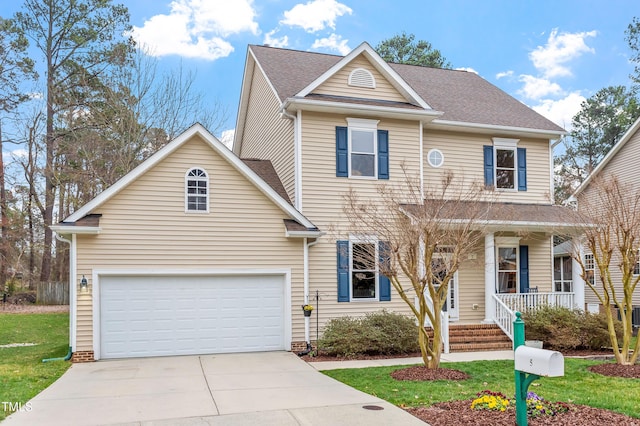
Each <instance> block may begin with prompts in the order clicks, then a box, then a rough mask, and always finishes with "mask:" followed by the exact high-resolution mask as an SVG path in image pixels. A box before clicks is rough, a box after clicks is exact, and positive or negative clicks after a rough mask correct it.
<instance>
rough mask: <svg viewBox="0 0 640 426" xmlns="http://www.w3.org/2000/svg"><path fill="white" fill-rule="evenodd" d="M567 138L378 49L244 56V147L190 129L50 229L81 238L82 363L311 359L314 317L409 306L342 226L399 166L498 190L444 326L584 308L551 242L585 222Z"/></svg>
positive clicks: (479, 89) (74, 325) (76, 341)
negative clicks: (558, 280)
mask: <svg viewBox="0 0 640 426" xmlns="http://www.w3.org/2000/svg"><path fill="white" fill-rule="evenodd" d="M563 134H564V130H563V129H562V128H560V127H558V126H557V125H555V124H553V123H552V122H550V121H549V120H547V119H545V118H544V117H542V116H541V115H539V114H537V113H536V112H534V111H533V110H531V109H530V108H528V107H527V106H526V105H524V104H522V103H521V102H519V101H517V100H516V99H514V98H512V97H511V96H509V95H507V94H506V93H504V92H503V91H501V90H500V89H498V88H497V87H495V86H493V85H492V84H490V83H488V82H487V81H485V80H484V79H482V78H481V77H479V76H478V75H477V74H475V73H470V72H464V71H455V70H445V69H433V68H426V67H418V66H409V65H400V64H391V63H386V62H385V61H384V60H382V59H381V58H380V56H379V55H378V54H377V53H376V52H375V51H374V50H373V49H372V48H371V47H370V46H369V45H368V44H366V43H363V44H361V45H360V46H359V47H357V48H356V49H354V50H353V51H352V52H351V53H350V54H348V55H346V56H344V57H342V56H334V55H326V54H317V53H310V52H301V51H294V50H287V49H278V48H271V47H266V46H249V48H248V51H247V58H246V63H245V69H244V77H243V81H242V92H241V99H240V105H239V109H238V118H237V124H236V134H235V141H234V146H233V152H231V151H229V150H228V149H226V148H225V147H224V146H223V145H222V144H221V143H220V142H219V141H218V140H217V139H216V138H215V137H213V136H212V135H211V134H209V133H208V132H207V131H206V130H205V129H203V128H202V127H201V126H199V125H195V126H193V127H192V128H190V129H189V130H187V131H186V132H185V133H184V134H182V135H181V136H179V137H178V138H177V139H175V140H174V141H172V142H171V143H169V144H168V145H167V146H166V147H164V148H163V149H161V150H160V151H159V152H158V153H156V154H155V155H154V156H152V157H151V158H149V159H148V160H147V161H145V162H144V163H143V164H141V165H140V166H139V167H138V168H136V169H135V170H133V171H132V172H130V173H129V174H128V175H126V176H125V177H124V178H123V179H121V180H120V181H118V182H117V183H116V184H115V185H113V186H112V187H111V188H109V189H108V190H106V191H105V192H103V193H102V194H100V195H99V196H98V197H96V198H95V199H94V200H92V201H91V202H90V203H88V204H87V205H85V206H84V207H82V208H81V209H79V210H78V211H76V212H75V213H74V214H72V215H71V216H70V217H68V218H67V219H65V221H63V222H62V223H60V224H58V225H57V226H55V227H53V228H54V230H55V232H56V233H57V234H58V236H59V237H60V238H62V239H64V240H66V241H68V242H69V243H70V245H71V272H70V274H71V277H70V279H71V282H72V283H74V284H75V285H72V286H71V292H72V294H71V301H72V302H71V325H70V327H71V346H72V351H73V353H74V359H75V360H87V359H88V360H91V359H100V358H114V357H132V356H153V355H171V354H197V353H216V352H241V351H261V350H299V349H303V348H305V347H306V346H307V343H308V342H310V341H311V340H315V335H314V336H313V339H312V337H311V334H312V329H311V325H312V322H313V325H314V327H313V331H314V332H315V331H316V330H320V331H321V330H322V327H323V325H324V324H325V323H326V322H327V321H328V320H330V319H331V318H336V317H340V316H344V315H364V314H366V313H368V312H373V311H378V310H380V309H383V308H385V309H388V310H392V311H397V312H404V313H408V312H409V309H408V307H407V306H406V305H405V303H404V302H403V301H402V300H401V299H400V297H399V296H398V295H397V294H396V293H395V290H394V289H393V288H392V287H391V286H390V284H389V280H388V279H386V277H384V276H383V275H382V274H380V273H379V270H378V264H377V262H378V260H379V259H378V257H377V256H375V255H373V259H371V262H358V261H354V253H363V252H367V253H369V252H370V251H369V249H372V248H373V253H375V250H376V247H365V246H364V245H366V244H370V243H369V241H370V240H369V239H368V240H367V241H366V242H365V241H363V240H362V239H359V236H358V235H353V234H351V233H350V232H349V230H348V228H347V226H346V221H345V219H343V218H344V215H343V195H344V194H345V193H346V192H347V191H349V190H351V189H353V190H355V191H357V192H358V193H360V194H362V195H363V196H365V197H371V198H373V199H375V197H376V187H377V186H378V185H380V184H381V183H401V182H402V180H403V179H404V175H403V170H408V171H409V172H410V173H412V174H414V175H415V176H417V177H418V179H419V181H420V182H422V184H424V185H425V186H426V185H429V184H431V183H433V182H437V181H439V180H440V178H441V176H442V174H443V173H449V172H453V173H455V174H456V175H458V176H464V177H465V181H468V182H473V181H477V182H481V183H482V184H483V185H484V186H485V187H486V191H487V194H491V196H492V198H493V196H495V195H497V196H498V197H497V199H498V201H497V202H492V203H487V206H488V211H487V213H486V221H485V222H486V223H485V225H486V226H485V227H484V229H486V231H485V234H484V236H483V239H482V240H483V244H481V245H480V246H478V247H477V248H476V250H475V252H474V254H473V255H472V256H469V259H468V261H467V262H465V263H464V264H463V265H462V266H461V267H460V269H459V271H458V273H457V276H456V279H455V280H454V283H453V284H452V285H451V287H450V294H449V298H448V304H447V316H448V319H449V320H450V321H451V322H457V323H459V324H483V323H495V322H498V323H500V325H501V326H502V327H503V329H504V330H505V331H506V332H508V331H509V330H508V329H509V325H510V324H509V322H510V321H511V320H512V315H513V311H514V310H516V309H519V308H520V307H521V306H526V305H530V304H532V303H538V302H541V301H546V302H549V303H562V304H565V305H568V306H579V307H582V306H584V289H583V286H581V285H580V284H579V282H578V280H574V284H573V288H572V289H571V290H572V291H571V292H567V291H564V289H560V290H561V291H556V290H557V289H555V288H554V287H553V286H552V283H553V274H552V272H553V235H554V233H556V232H562V233H566V232H568V231H571V230H573V229H577V226H575V223H574V222H572V219H571V215H568V214H567V211H566V210H565V209H564V208H562V207H559V206H554V205H553V202H552V194H553V186H552V185H553V180H552V162H553V158H552V157H553V154H552V143H553V141H554V140H557V139H558V138H559V137H560V136H562V135H563ZM364 264H366V265H368V266H366V267H364V266H363V265H364ZM534 290H535V291H536V293H535V298H534V297H533V295H534V293H533V291H534ZM316 296H317V297H316ZM306 303H310V304H312V305H314V307H315V310H314V312H313V316H312V317H309V316H305V315H304V312H303V310H302V309H301V306H302V305H303V304H306ZM314 334H315V333H314Z"/></svg>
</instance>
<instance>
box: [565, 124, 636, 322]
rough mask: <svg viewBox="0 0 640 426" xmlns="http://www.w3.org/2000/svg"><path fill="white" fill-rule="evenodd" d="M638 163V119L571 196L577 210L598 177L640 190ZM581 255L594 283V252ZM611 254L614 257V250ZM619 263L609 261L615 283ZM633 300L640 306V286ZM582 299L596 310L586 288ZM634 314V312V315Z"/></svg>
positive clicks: (590, 196) (594, 299)
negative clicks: (615, 179)
mask: <svg viewBox="0 0 640 426" xmlns="http://www.w3.org/2000/svg"><path fill="white" fill-rule="evenodd" d="M638 164H640V118H639V119H638V120H636V121H635V123H633V125H631V127H629V129H628V130H627V131H626V133H625V134H624V135H623V136H622V138H621V139H620V140H619V141H618V142H616V144H615V145H614V146H613V147H612V148H611V150H610V151H609V152H608V153H607V155H606V156H605V157H604V158H603V159H602V161H601V162H600V164H598V166H597V167H596V168H595V169H594V170H593V172H592V173H591V174H590V175H589V177H588V178H587V179H585V181H584V182H583V183H582V184H581V185H580V186H579V187H578V189H577V190H576V191H575V192H574V194H573V195H572V200H573V201H575V202H577V205H578V209H580V206H581V205H583V206H584V202H583V200H585V199H590V200H594V199H596V198H595V197H594V194H595V192H596V191H598V189H597V187H596V185H594V181H595V180H596V179H599V178H604V179H606V178H608V177H614V176H615V177H616V178H617V179H618V180H619V181H620V182H622V183H623V184H632V185H634V187H633V190H634V191H638V190H639V189H640V188H639V187H638V182H640V168H638ZM590 206H591V207H592V206H593V203H591V204H590ZM583 255H584V264H585V268H586V269H587V274H589V275H590V277H592V278H590V279H591V280H593V282H596V280H597V279H598V271H597V268H596V265H595V259H594V257H593V254H591V253H590V252H588V251H586V250H585V252H584V253H583ZM613 256H616V253H615V252H614V254H613ZM618 264H619V258H618V259H617V260H616V258H615V257H614V258H613V259H612V261H611V265H612V266H614V267H612V268H611V271H610V272H611V278H612V280H613V282H614V283H615V282H617V283H621V282H622V273H621V271H620V270H619V268H617V267H615V265H618ZM636 271H637V272H638V274H640V263H639V264H637V265H636ZM616 290H617V291H618V292H619V293H618V294H619V295H621V294H622V288H621V285H620V286H618V287H616ZM632 300H633V304H634V305H638V306H640V289H636V291H635V292H634V293H633V299H632ZM585 301H586V303H587V308H588V309H589V310H590V311H597V310H598V309H599V308H598V307H599V306H600V301H599V300H598V298H597V297H596V295H595V294H594V293H593V291H591V290H590V289H589V290H587V291H586V294H585ZM635 317H636V316H635V315H634V318H635ZM638 317H639V318H638V320H637V323H638V325H639V326H640V312H639V313H638Z"/></svg>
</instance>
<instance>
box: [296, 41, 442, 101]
mask: <svg viewBox="0 0 640 426" xmlns="http://www.w3.org/2000/svg"><path fill="white" fill-rule="evenodd" d="M358 68H362V69H364V70H366V71H368V72H369V73H371V75H372V76H373V78H374V80H375V81H376V88H375V89H373V90H375V91H376V94H375V95H374V96H372V94H371V93H370V92H369V93H368V94H367V92H366V91H367V90H371V89H369V88H363V87H357V86H354V85H351V86H350V85H349V77H350V75H351V73H352V72H353V71H355V70H357V69H358ZM383 82H384V83H385V84H383ZM382 87H384V88H385V89H386V90H382ZM336 88H340V89H343V91H338V93H336ZM378 91H379V92H380V94H378ZM311 94H323V95H332V96H346V97H356V98H357V97H361V96H353V95H354V94H355V95H358V94H361V95H365V94H367V96H364V99H376V100H378V99H379V100H391V101H393V102H403V103H409V104H412V105H415V106H418V107H421V108H424V109H426V110H431V109H432V108H431V107H430V106H429V105H428V104H427V102H426V101H425V100H424V99H422V98H421V97H420V96H419V95H418V93H417V92H416V91H415V90H413V88H412V87H411V86H409V85H408V84H407V83H406V82H405V81H404V80H403V79H402V77H400V75H399V74H398V73H397V72H396V71H394V70H393V68H391V67H390V66H389V64H387V63H386V62H385V61H384V60H383V59H382V58H381V57H380V55H378V53H377V52H376V51H375V50H373V48H372V47H371V46H370V45H369V44H368V43H366V42H364V43H362V44H360V46H358V47H356V48H355V49H353V50H352V51H351V53H349V54H348V55H347V56H345V57H343V58H342V59H341V60H340V61H338V62H337V63H336V64H335V65H333V66H332V67H331V68H329V69H328V70H327V71H325V72H324V73H323V74H322V75H320V77H318V78H316V79H315V80H313V81H312V82H311V83H310V84H309V85H307V86H306V87H305V88H304V89H302V90H301V91H300V92H298V93H297V94H296V97H299V98H304V97H305V96H308V95H311ZM378 96H383V97H378ZM387 97H390V99H387Z"/></svg>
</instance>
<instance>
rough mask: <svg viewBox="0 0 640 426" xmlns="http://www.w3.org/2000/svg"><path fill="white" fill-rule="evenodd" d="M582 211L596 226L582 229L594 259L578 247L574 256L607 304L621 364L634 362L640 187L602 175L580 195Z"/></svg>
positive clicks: (638, 351) (639, 351) (637, 350)
mask: <svg viewBox="0 0 640 426" xmlns="http://www.w3.org/2000/svg"><path fill="white" fill-rule="evenodd" d="M578 211H579V213H580V215H581V216H582V221H583V223H589V224H592V225H591V226H586V227H585V228H584V229H583V232H584V238H583V245H584V251H585V253H586V254H588V255H589V260H586V256H585V258H583V256H581V254H580V252H579V250H578V247H576V249H575V250H574V253H573V257H574V258H575V259H576V260H577V262H578V263H579V265H580V268H581V275H582V278H583V279H584V281H585V283H586V285H587V286H588V287H589V288H590V289H591V290H592V291H593V292H594V293H595V295H596V297H597V298H598V300H599V301H600V303H601V304H602V305H603V306H604V308H605V309H604V313H605V314H606V317H607V324H608V329H609V337H610V339H611V346H612V347H613V354H614V355H615V359H616V362H617V363H618V364H623V365H633V364H635V362H636V361H637V360H638V355H640V339H637V340H636V343H635V347H633V348H632V347H631V342H632V332H633V325H632V316H631V315H632V308H633V305H632V304H633V293H634V292H635V291H636V288H637V286H638V281H640V274H639V273H640V268H639V266H640V263H639V262H640V257H639V256H638V250H640V190H639V189H638V188H635V187H634V186H632V185H629V184H623V183H622V182H620V181H619V180H618V179H617V178H616V177H615V176H610V177H606V178H600V177H598V178H596V179H594V180H593V182H592V183H591V184H590V186H589V188H587V190H586V191H585V192H584V193H583V194H581V197H580V198H579V200H578ZM591 256H592V257H591ZM592 260H593V265H592V264H591V263H592ZM587 262H589V264H587ZM594 272H596V273H595V274H594ZM616 308H617V312H620V314H621V318H622V332H623V334H622V345H620V343H619V342H618V338H617V336H616V330H615V327H614V315H615V314H616Z"/></svg>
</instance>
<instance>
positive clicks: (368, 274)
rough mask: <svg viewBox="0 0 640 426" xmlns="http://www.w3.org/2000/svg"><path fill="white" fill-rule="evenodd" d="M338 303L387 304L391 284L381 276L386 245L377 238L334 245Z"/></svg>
mask: <svg viewBox="0 0 640 426" xmlns="http://www.w3.org/2000/svg"><path fill="white" fill-rule="evenodd" d="M336 245H337V272H338V302H350V301H376V302H377V301H381V302H384V301H389V300H391V282H390V280H389V278H387V277H386V276H384V275H383V274H381V273H380V266H381V265H385V262H388V258H387V256H388V251H387V249H386V247H387V245H386V244H385V242H383V241H378V240H377V239H376V238H355V237H354V238H351V239H350V240H344V241H337V242H336Z"/></svg>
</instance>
